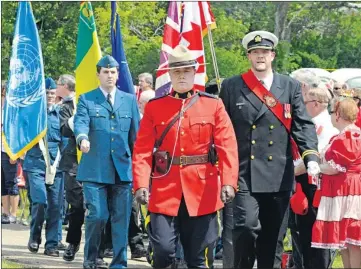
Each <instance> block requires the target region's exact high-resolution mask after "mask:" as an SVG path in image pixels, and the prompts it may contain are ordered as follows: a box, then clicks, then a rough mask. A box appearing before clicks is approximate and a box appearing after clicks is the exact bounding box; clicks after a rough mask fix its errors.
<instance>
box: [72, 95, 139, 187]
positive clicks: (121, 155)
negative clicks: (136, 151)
mask: <svg viewBox="0 0 361 269" xmlns="http://www.w3.org/2000/svg"><path fill="white" fill-rule="evenodd" d="M114 99H115V100H114V105H113V108H112V107H111V106H110V104H109V103H108V102H107V100H106V99H105V96H104V94H103V93H102V91H101V90H100V89H99V88H97V89H95V90H93V91H90V92H88V93H85V94H83V95H81V96H80V98H79V102H78V106H77V111H76V115H75V118H74V134H75V137H76V143H77V145H78V146H79V145H80V142H81V141H82V140H83V139H88V140H89V141H90V151H89V152H88V153H83V154H82V158H81V161H80V164H79V167H78V173H77V179H78V180H79V181H88V182H95V183H105V184H114V183H115V172H117V173H118V175H119V177H120V179H121V180H122V181H132V167H131V156H132V152H133V145H134V142H135V138H136V134H137V131H138V128H139V111H138V106H137V102H136V99H135V96H134V95H131V94H128V93H125V92H122V91H119V90H117V91H116V94H115V97H114Z"/></svg>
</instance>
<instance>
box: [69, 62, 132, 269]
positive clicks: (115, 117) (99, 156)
mask: <svg viewBox="0 0 361 269" xmlns="http://www.w3.org/2000/svg"><path fill="white" fill-rule="evenodd" d="M118 67H119V64H118V62H117V61H116V60H115V59H114V58H113V57H112V56H109V55H106V56H104V57H103V58H101V59H100V61H99V62H98V64H97V76H98V79H99V81H100V86H99V87H98V88H96V89H94V90H92V91H90V92H88V93H85V94H82V95H81V96H80V98H79V102H78V105H77V110H76V111H77V112H76V114H75V117H74V135H75V138H76V144H77V146H78V147H79V149H80V150H81V151H82V158H81V160H80V163H79V166H78V172H77V180H78V181H81V182H82V183H83V191H84V200H85V206H86V208H87V209H88V214H87V216H86V222H85V246H84V263H83V267H84V268H96V267H97V264H96V260H97V257H98V253H99V245H100V241H101V233H102V231H103V229H104V227H105V224H106V222H107V220H108V218H109V215H110V216H111V233H112V242H113V260H112V262H111V264H110V268H125V267H127V236H128V225H129V218H130V209H131V206H132V205H131V200H132V193H131V186H132V184H131V183H132V169H131V156H132V151H133V145H134V141H135V138H136V133H137V131H138V126H139V111H138V106H137V101H136V98H135V95H131V94H128V93H125V92H123V91H120V90H118V89H117V88H116V86H115V83H116V81H117V79H118Z"/></svg>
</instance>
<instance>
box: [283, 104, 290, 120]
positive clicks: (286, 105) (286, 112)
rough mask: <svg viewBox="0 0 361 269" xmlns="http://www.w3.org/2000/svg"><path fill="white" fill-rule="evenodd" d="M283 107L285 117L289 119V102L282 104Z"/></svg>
mask: <svg viewBox="0 0 361 269" xmlns="http://www.w3.org/2000/svg"><path fill="white" fill-rule="evenodd" d="M283 109H284V116H285V118H286V119H290V118H291V105H290V104H284V105H283Z"/></svg>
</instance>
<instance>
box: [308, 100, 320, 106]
mask: <svg viewBox="0 0 361 269" xmlns="http://www.w3.org/2000/svg"><path fill="white" fill-rule="evenodd" d="M312 102H317V103H320V102H319V101H317V100H311V101H306V102H305V105H307V104H308V103H312Z"/></svg>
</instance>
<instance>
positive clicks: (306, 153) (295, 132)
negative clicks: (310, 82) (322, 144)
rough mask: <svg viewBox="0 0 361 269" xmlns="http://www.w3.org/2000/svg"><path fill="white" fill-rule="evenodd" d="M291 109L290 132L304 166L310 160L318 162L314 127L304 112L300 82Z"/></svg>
mask: <svg viewBox="0 0 361 269" xmlns="http://www.w3.org/2000/svg"><path fill="white" fill-rule="evenodd" d="M292 111H293V117H292V125H291V134H292V137H293V139H294V140H295V142H296V144H297V146H298V148H299V151H300V154H301V156H302V159H303V161H304V163H305V165H306V167H307V164H308V162H310V161H315V162H317V163H318V162H319V154H318V149H317V144H318V141H317V134H316V128H315V125H314V124H313V122H312V121H311V118H310V116H309V115H308V114H307V112H306V107H305V103H304V102H303V98H302V93H301V87H300V83H298V82H297V86H296V89H295V91H294V94H293V98H292Z"/></svg>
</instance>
